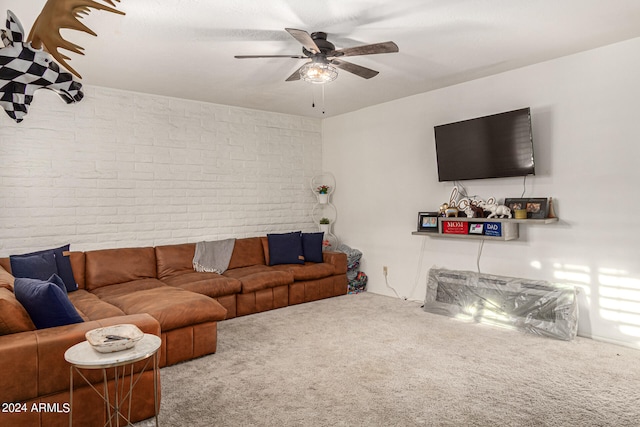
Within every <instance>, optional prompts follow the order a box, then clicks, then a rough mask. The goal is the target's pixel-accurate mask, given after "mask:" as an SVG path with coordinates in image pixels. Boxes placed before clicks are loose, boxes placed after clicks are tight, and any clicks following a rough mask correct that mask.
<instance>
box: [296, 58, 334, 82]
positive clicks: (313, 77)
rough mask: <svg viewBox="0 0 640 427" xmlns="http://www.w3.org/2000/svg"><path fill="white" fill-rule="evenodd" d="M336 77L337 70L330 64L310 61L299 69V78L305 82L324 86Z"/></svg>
mask: <svg viewBox="0 0 640 427" xmlns="http://www.w3.org/2000/svg"><path fill="white" fill-rule="evenodd" d="M337 77H338V69H337V68H336V67H334V66H333V65H331V64H327V63H323V62H317V61H312V62H309V63H308V64H305V65H303V66H302V67H301V68H300V78H302V80H304V81H305V82H309V83H314V84H324V83H330V82H332V81H334V80H335V79H336V78H337Z"/></svg>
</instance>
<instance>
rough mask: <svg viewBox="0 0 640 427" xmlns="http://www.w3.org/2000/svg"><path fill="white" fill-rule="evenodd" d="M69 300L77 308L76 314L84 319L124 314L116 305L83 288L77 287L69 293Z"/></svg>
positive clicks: (97, 318) (98, 318)
mask: <svg viewBox="0 0 640 427" xmlns="http://www.w3.org/2000/svg"><path fill="white" fill-rule="evenodd" d="M69 300H71V303H72V304H73V306H74V307H75V308H76V310H78V314H80V316H81V317H82V318H83V319H84V320H85V321H87V320H100V319H106V318H109V317H116V316H124V315H125V313H124V311H122V310H120V309H119V308H118V307H116V306H114V305H111V304H109V303H108V302H106V301H102V300H101V299H100V298H98V297H97V296H96V295H94V294H92V293H91V292H88V291H86V290H84V289H78V290H77V291H76V292H71V293H70V294H69Z"/></svg>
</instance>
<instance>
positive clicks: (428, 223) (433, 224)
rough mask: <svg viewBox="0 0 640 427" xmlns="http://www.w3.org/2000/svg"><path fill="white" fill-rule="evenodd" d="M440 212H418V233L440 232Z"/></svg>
mask: <svg viewBox="0 0 640 427" xmlns="http://www.w3.org/2000/svg"><path fill="white" fill-rule="evenodd" d="M439 216H440V213H439V212H418V231H427V232H430V233H437V232H438V217H439Z"/></svg>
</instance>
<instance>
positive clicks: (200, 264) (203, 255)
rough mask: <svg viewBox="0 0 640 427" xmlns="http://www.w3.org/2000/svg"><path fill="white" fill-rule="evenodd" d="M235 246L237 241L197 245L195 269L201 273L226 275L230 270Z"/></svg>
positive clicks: (199, 243) (227, 240)
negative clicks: (227, 270) (228, 269)
mask: <svg viewBox="0 0 640 427" xmlns="http://www.w3.org/2000/svg"><path fill="white" fill-rule="evenodd" d="M235 245H236V239H225V240H216V241H214V242H198V243H196V253H195V255H194V256H193V269H194V270H195V271H200V272H203V271H206V272H210V273H218V274H222V273H224V272H225V271H226V269H227V268H229V261H231V254H232V253H233V248H234V246H235Z"/></svg>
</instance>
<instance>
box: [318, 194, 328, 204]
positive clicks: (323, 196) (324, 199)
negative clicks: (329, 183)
mask: <svg viewBox="0 0 640 427" xmlns="http://www.w3.org/2000/svg"><path fill="white" fill-rule="evenodd" d="M318 203H321V204H323V205H326V204H327V203H329V195H328V194H327V193H318Z"/></svg>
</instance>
